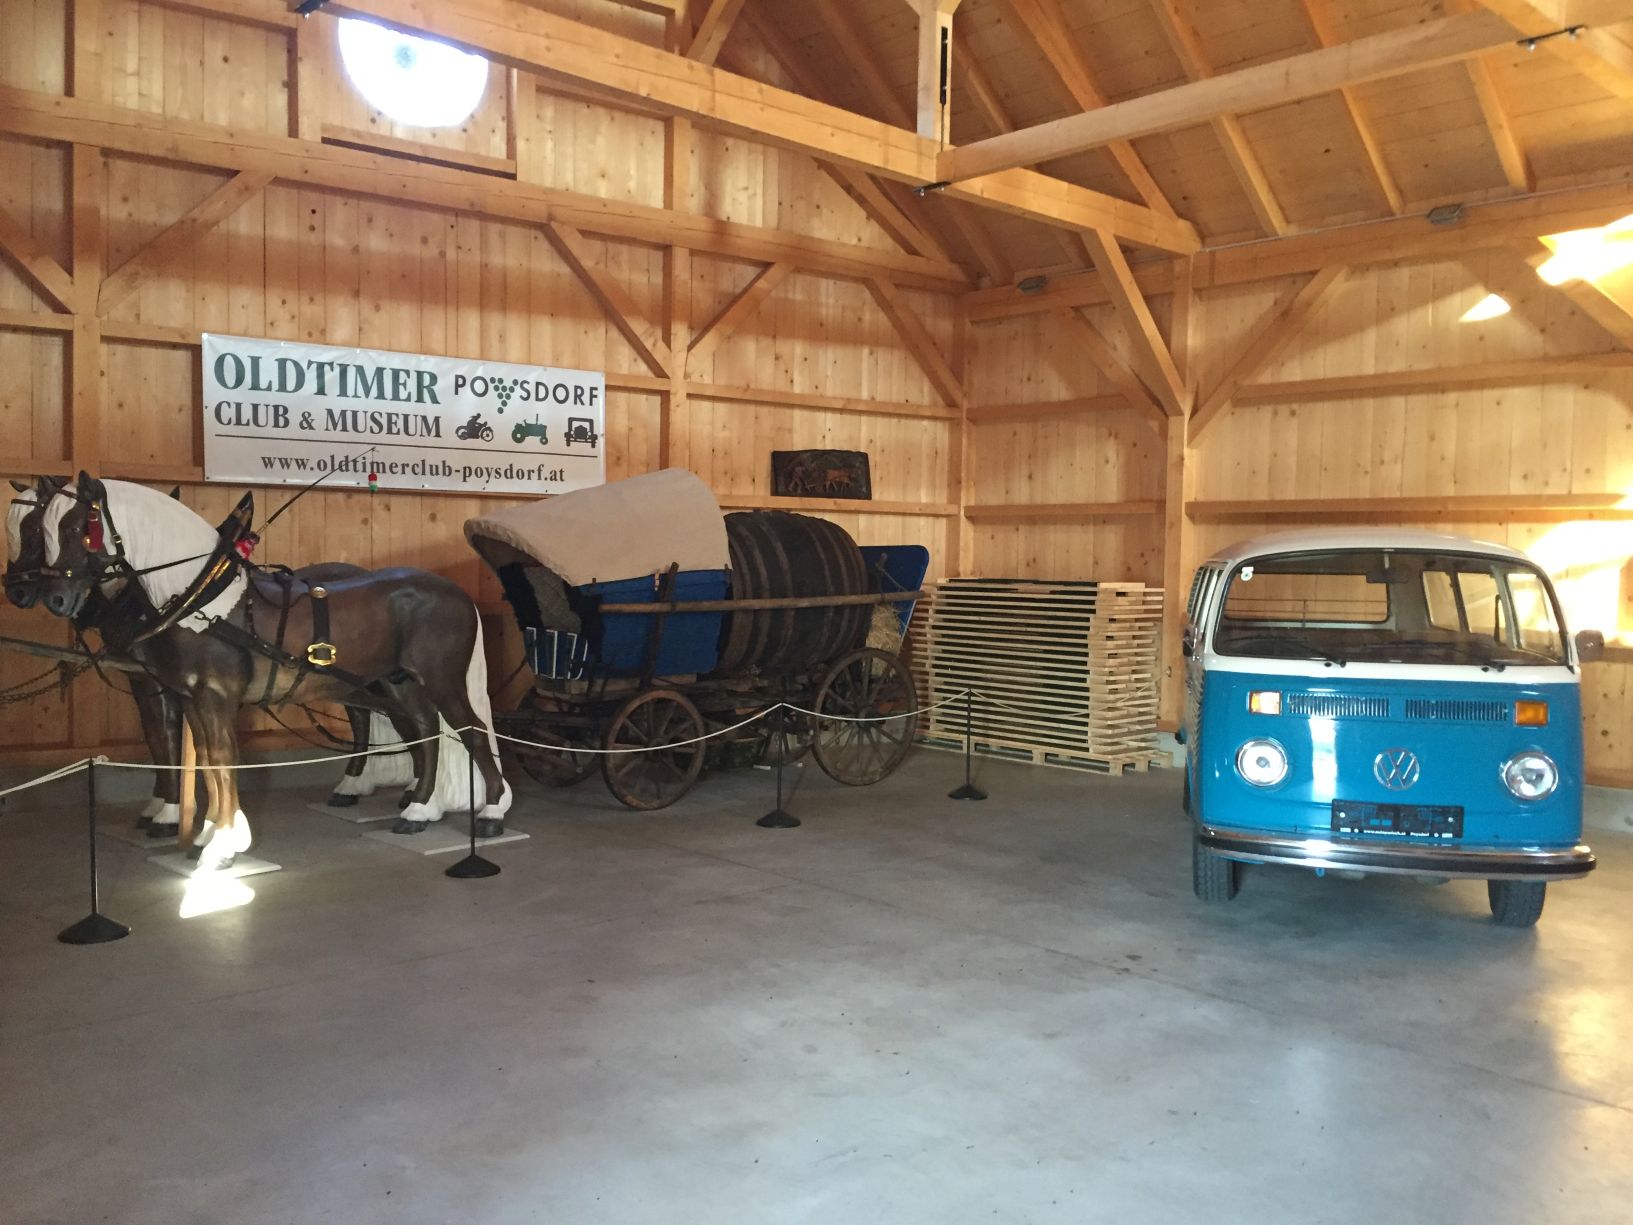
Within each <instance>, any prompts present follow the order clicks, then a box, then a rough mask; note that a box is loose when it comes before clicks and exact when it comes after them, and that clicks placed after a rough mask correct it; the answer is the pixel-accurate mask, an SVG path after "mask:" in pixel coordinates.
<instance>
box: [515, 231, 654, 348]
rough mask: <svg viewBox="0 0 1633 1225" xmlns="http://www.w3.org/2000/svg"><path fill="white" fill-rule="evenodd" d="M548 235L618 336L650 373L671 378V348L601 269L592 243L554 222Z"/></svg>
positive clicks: (621, 287)
mask: <svg viewBox="0 0 1633 1225" xmlns="http://www.w3.org/2000/svg"><path fill="white" fill-rule="evenodd" d="M545 233H546V234H547V235H548V236H549V238H550V242H551V245H552V246H554V247H555V249H556V251H557V253H558V254H559V255H560V256H561V258H562V260H563V261H564V262H565V263H566V264H567V266H568V267H569V268H571V269H572V270H573V272H574V273H575V274H576V275H577V276H578V279H579V280H580V281H582V282H583V283H584V288H586V289H588V290H589V291H590V295H591V296H592V297H593V298H594V299H595V300H596V301H597V302H598V303H600V304H601V309H602V310H604V311H606V313H607V318H608V319H610V320H611V321H612V325H613V326H614V327H615V328H617V329H618V332H619V334H620V335H622V336H623V338H624V339H625V340H627V341H629V343H630V346H631V347H632V348H633V349H634V350H635V352H636V353H637V354H638V355H639V356H640V359H641V361H643V362H644V363H645V364H646V367H647V369H648V370H650V371H651V372H652V373H653V374H655V375H657V376H659V377H660V378H661V377H665V376H667V375H669V374H670V373H671V367H672V366H673V364H674V356H673V354H671V353H670V351H669V346H668V345H667V344H665V343H664V341H663V337H662V336H660V335H658V330H657V328H655V327H653V326H652V325H651V324H650V323H648V322H647V321H646V320H645V319H642V318H641V312H640V310H639V308H638V307H636V305H635V300H634V299H633V298H631V297H630V296H629V293H628V291H627V290H625V289H624V287H623V286H622V285H620V284H618V282H617V281H615V280H614V279H613V278H612V277H611V276H610V275H609V274H608V272H607V271H606V269H605V268H603V267H602V266H601V261H600V259H599V258H597V256H596V254H595V252H594V251H592V250H590V245H589V242H588V240H587V239H586V238H585V237H584V235H583V234H581V233H579V231H577V230H575V229H574V228H573V227H572V226H570V225H566V224H563V223H562V222H559V221H553V222H551V223H550V224H549V225H548V226H546V227H545Z"/></svg>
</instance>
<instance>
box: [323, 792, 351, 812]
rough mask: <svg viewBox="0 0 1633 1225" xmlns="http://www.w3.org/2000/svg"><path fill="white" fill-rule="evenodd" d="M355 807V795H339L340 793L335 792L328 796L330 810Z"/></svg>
mask: <svg viewBox="0 0 1633 1225" xmlns="http://www.w3.org/2000/svg"><path fill="white" fill-rule="evenodd" d="M356 806H357V797H356V796H355V795H341V794H340V792H338V791H336V792H334V793H332V794H331V795H330V796H329V807H330V808H355V807H356Z"/></svg>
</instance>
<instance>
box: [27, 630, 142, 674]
mask: <svg viewBox="0 0 1633 1225" xmlns="http://www.w3.org/2000/svg"><path fill="white" fill-rule="evenodd" d="M0 649H4V650H11V651H20V652H21V653H22V654H24V655H37V656H39V657H40V658H41V659H54V660H56V661H57V662H58V663H67V664H83V663H89V662H90V661H91V657H90V656H89V655H87V654H86V653H85V652H84V651H78V650H75V649H74V648H72V647H54V646H51V645H50V644H48V643H44V642H30V641H29V640H28V639H26V638H8V637H6V636H5V635H0ZM101 663H102V666H103V667H104V668H113V669H115V670H117V671H120V672H140V671H142V666H141V665H140V664H138V663H135V662H133V661H131V660H128V659H120V658H118V657H117V656H104V657H103V659H102V661H101Z"/></svg>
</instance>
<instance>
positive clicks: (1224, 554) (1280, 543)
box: [1205, 527, 1529, 565]
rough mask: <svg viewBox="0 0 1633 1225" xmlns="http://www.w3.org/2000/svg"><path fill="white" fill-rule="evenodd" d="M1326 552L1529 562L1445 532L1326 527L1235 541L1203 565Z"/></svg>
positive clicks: (1496, 546) (1483, 542) (1513, 551)
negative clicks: (1420, 552) (1406, 551)
mask: <svg viewBox="0 0 1633 1225" xmlns="http://www.w3.org/2000/svg"><path fill="white" fill-rule="evenodd" d="M1328 549H1416V550H1423V551H1427V552H1444V553H1484V554H1489V555H1492V556H1495V557H1511V558H1514V559H1516V560H1519V561H1528V560H1529V558H1527V557H1526V556H1525V554H1524V553H1522V552H1520V551H1519V550H1518V549H1511V548H1509V547H1508V546H1507V545H1506V544H1492V543H1491V542H1490V541H1486V540H1471V539H1470V538H1469V537H1467V536H1453V535H1450V534H1449V533H1445V532H1425V531H1418V530H1415V529H1410V528H1388V527H1329V528H1311V529H1307V530H1305V531H1297V532H1272V533H1270V534H1269V535H1267V536H1255V537H1253V538H1252V539H1251V540H1242V541H1238V542H1237V543H1236V544H1233V545H1230V546H1229V547H1228V548H1224V549H1220V550H1219V551H1218V552H1217V553H1215V554H1214V555H1213V556H1212V557H1210V558H1209V559H1208V561H1207V563H1205V564H1208V565H1212V564H1213V563H1215V562H1218V563H1222V564H1225V565H1231V564H1234V563H1235V562H1239V561H1246V560H1247V559H1248V558H1250V557H1268V556H1272V555H1275V554H1279V553H1309V552H1316V551H1320V550H1328Z"/></svg>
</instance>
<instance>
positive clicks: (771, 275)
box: [691, 264, 794, 361]
mask: <svg viewBox="0 0 1633 1225" xmlns="http://www.w3.org/2000/svg"><path fill="white" fill-rule="evenodd" d="M793 271H794V267H793V265H792V264H767V265H766V266H765V267H764V268H762V269H761V270H760V271H759V272H758V273H757V274H756V275H755V277H754V279H753V280H752V281H750V282H749V283H748V284H747V285H746V286H744V287H743V291H742V292H741V293H739V294H738V295H737V296H736V297H735V298H733V299H732V300H731V301H730V302H728V303H726V305H725V306H724V307H722V308H721V310H720V313H719V314H718V315H716V316H715V317H714V318H713V319H711V320H710V321H709V322H708V323H707V324H706V325H704V326H703V327H701V328H699V329H698V330H697V332H696V333H695V334H694V335H693V336H692V345H691V360H693V361H703V360H705V359H706V358H708V357H709V356H710V355H711V354H712V353H713V352H714V351H715V349H717V348H719V347H720V343H721V342H722V341H723V340H725V339H726V338H727V337H728V336H730V335H731V334H732V333H733V332H735V331H736V330H737V329H738V328H739V327H740V326H741V325H742V324H743V323H745V322H746V321H747V320H749V319H750V318H752V317H753V316H754V315H755V314H756V313H757V312H758V311H759V309H760V308H761V307H762V306H764V305H765V303H766V299H767V298H769V297H771V295H772V294H774V293H776V292H777V290H778V288H779V287H781V285H782V283H783V282H784V281H786V280H787V279H788V276H789V274H790V273H791V272H793Z"/></svg>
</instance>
